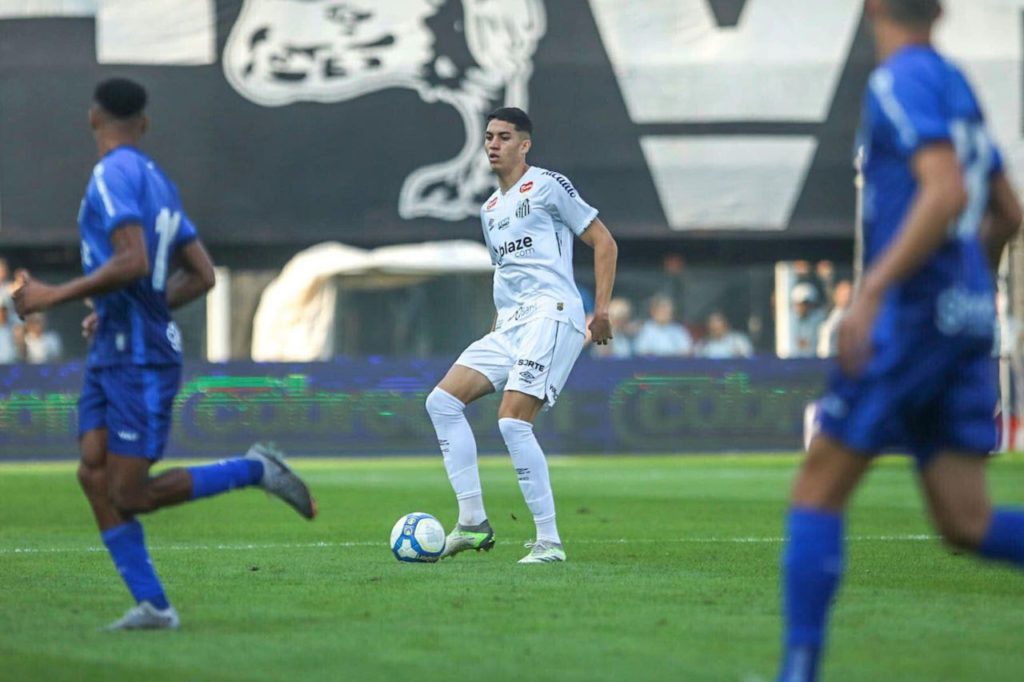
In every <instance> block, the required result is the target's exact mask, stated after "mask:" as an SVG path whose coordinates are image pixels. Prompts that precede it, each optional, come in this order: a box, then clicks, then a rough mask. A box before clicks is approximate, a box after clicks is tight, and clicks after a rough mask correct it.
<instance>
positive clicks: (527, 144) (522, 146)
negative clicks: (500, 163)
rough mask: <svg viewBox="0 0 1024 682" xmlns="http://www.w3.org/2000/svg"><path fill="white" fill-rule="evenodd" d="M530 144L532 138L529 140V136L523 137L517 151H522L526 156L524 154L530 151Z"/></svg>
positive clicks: (531, 143)
mask: <svg viewBox="0 0 1024 682" xmlns="http://www.w3.org/2000/svg"><path fill="white" fill-rule="evenodd" d="M532 146H533V140H531V139H530V138H529V137H524V138H523V142H522V143H521V144H520V145H519V151H520V152H522V154H523V156H526V154H527V153H528V152H529V151H530V147H532Z"/></svg>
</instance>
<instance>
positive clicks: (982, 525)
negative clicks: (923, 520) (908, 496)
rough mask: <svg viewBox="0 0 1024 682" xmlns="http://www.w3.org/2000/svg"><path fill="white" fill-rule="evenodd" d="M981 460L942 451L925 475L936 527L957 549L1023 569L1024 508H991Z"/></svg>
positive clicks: (922, 477) (984, 464) (928, 466)
mask: <svg viewBox="0 0 1024 682" xmlns="http://www.w3.org/2000/svg"><path fill="white" fill-rule="evenodd" d="M986 463H987V461H986V458H985V457H984V456H982V455H976V454H965V453H957V452H943V453H940V454H938V455H936V456H935V457H934V458H933V459H932V460H931V461H929V462H928V464H927V465H926V466H925V468H924V469H923V470H922V472H921V484H922V487H923V488H924V492H925V499H926V500H927V502H928V509H929V511H930V512H931V516H932V520H933V522H934V523H935V527H936V528H937V529H938V531H939V532H940V533H941V534H942V536H943V538H945V540H946V541H947V542H948V543H949V544H951V545H953V546H954V547H957V548H959V549H964V550H968V551H971V552H976V553H977V554H978V555H979V556H981V557H984V558H986V559H993V560H997V561H1005V562H1007V563H1010V564H1013V565H1014V566H1017V567H1018V568H1024V509H1019V508H1011V507H996V508H993V507H992V503H991V502H990V500H989V496H988V487H987V485H986V479H985V468H986Z"/></svg>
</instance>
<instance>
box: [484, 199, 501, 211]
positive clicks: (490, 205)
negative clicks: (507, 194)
mask: <svg viewBox="0 0 1024 682" xmlns="http://www.w3.org/2000/svg"><path fill="white" fill-rule="evenodd" d="M497 205H498V197H497V196H494V197H491V200H490V201H488V202H487V205H486V206H484V210H485V211H493V210H494V207H495V206H497Z"/></svg>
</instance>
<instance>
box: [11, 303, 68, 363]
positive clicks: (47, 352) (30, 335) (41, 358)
mask: <svg viewBox="0 0 1024 682" xmlns="http://www.w3.org/2000/svg"><path fill="white" fill-rule="evenodd" d="M21 336H22V338H21V345H22V348H23V351H22V357H23V358H24V359H25V361H26V362H29V363H31V364H33V365H41V364H43V363H46V362H56V361H58V360H60V356H61V353H62V352H63V347H62V345H61V342H60V336H58V335H57V332H55V331H52V330H47V329H46V316H45V315H43V314H42V313H33V314H31V315H29V316H28V317H26V318H25V330H24V332H23V333H22V335H21Z"/></svg>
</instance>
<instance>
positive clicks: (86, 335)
mask: <svg viewBox="0 0 1024 682" xmlns="http://www.w3.org/2000/svg"><path fill="white" fill-rule="evenodd" d="M99 323H100V318H99V315H97V314H96V311H93V312H91V313H89V314H88V315H86V316H85V317H84V318H82V338H83V339H85V340H86V341H91V340H92V337H93V335H94V334H96V328H97V327H98V326H99Z"/></svg>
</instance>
